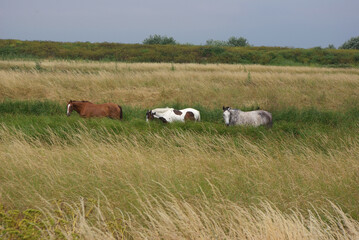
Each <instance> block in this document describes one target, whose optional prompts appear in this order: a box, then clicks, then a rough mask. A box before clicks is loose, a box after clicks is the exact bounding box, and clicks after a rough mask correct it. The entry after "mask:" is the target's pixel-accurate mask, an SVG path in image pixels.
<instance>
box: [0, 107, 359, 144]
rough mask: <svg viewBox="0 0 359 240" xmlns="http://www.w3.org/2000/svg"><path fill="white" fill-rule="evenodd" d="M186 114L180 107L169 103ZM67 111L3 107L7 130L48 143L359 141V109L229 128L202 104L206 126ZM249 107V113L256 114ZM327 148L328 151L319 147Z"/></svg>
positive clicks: (286, 114)
mask: <svg viewBox="0 0 359 240" xmlns="http://www.w3.org/2000/svg"><path fill="white" fill-rule="evenodd" d="M164 106H172V107H175V108H178V109H181V108H182V107H183V106H181V105H180V104H163V105H162V107H164ZM65 108H66V107H65V106H62V105H60V104H58V103H55V102H51V101H10V100H7V101H4V102H2V103H0V123H1V124H2V125H4V126H6V127H10V128H11V127H13V128H15V129H18V130H21V131H22V132H24V133H25V134H26V136H28V137H39V138H41V139H43V140H45V141H48V139H49V138H50V136H51V134H53V133H56V134H57V135H58V136H61V137H63V138H64V139H66V138H68V136H70V135H71V134H77V133H80V132H81V129H82V128H83V127H86V128H89V129H92V131H93V132H96V133H100V134H101V133H104V132H109V133H111V134H121V135H126V136H129V135H131V134H134V133H138V132H152V133H157V134H160V135H166V134H169V133H171V132H174V131H179V132H186V131H191V132H194V133H197V134H205V135H207V134H209V135H213V136H216V135H219V136H220V135H226V136H232V137H241V136H245V137H248V138H251V139H252V140H253V141H256V142H257V141H260V140H261V139H264V138H270V139H273V140H275V139H280V138H283V137H285V138H296V139H302V140H303V141H307V142H308V141H313V146H317V145H318V143H317V142H316V140H315V137H312V136H315V135H320V134H325V135H328V136H330V137H331V138H332V139H333V141H334V142H340V141H341V139H342V137H343V136H354V135H355V134H356V132H357V131H355V129H356V127H357V125H358V123H359V118H358V117H359V109H357V108H353V109H349V110H347V111H344V112H336V111H320V110H317V109H304V110H298V109H295V108H290V109H284V110H281V111H272V114H273V121H274V124H273V127H272V128H271V129H266V128H265V127H258V128H254V127H240V126H235V127H226V126H225V125H224V123H223V119H222V110H221V109H207V108H205V107H203V106H200V105H196V106H195V107H194V108H196V109H198V110H199V111H200V112H201V122H199V123H193V122H187V123H171V124H163V123H162V122H160V121H156V120H155V121H152V122H150V123H146V122H145V113H146V109H141V108H139V107H130V106H123V111H124V118H123V120H122V121H118V120H112V119H108V118H91V119H83V118H81V117H80V116H79V115H78V114H77V113H76V112H75V111H74V112H73V113H72V115H71V116H70V117H67V116H66V114H65V110H66V109H65ZM255 108H256V107H253V108H247V109H244V110H251V109H255ZM317 147H318V149H322V150H323V149H325V148H326V147H325V146H317Z"/></svg>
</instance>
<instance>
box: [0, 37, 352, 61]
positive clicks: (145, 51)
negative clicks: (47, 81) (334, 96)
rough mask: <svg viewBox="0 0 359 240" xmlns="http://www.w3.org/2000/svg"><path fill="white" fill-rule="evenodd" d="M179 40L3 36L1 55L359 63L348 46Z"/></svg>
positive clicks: (142, 59) (114, 59) (75, 58)
mask: <svg viewBox="0 0 359 240" xmlns="http://www.w3.org/2000/svg"><path fill="white" fill-rule="evenodd" d="M230 40H231V39H229V40H228V41H227V44H225V45H224V44H217V43H216V44H210V43H211V42H209V43H208V44H207V45H204V46H194V45H180V44H164V45H161V44H120V43H108V42H103V43H90V42H52V41H20V40H0V57H1V58H2V59H9V58H34V59H69V60H80V59H83V60H101V61H121V62H173V63H231V64H263V65H298V66H301V65H303V66H308V65H314V66H337V67H338V66H339V67H346V66H348V67H351V66H359V51H358V50H345V49H329V48H326V49H324V48H323V49H322V48H319V47H317V48H311V49H298V48H287V47H254V46H248V45H247V46H244V47H233V46H232V45H229V44H232V42H235V41H234V40H236V41H237V40H238V41H239V42H240V41H242V42H243V40H242V39H240V38H236V39H233V41H230Z"/></svg>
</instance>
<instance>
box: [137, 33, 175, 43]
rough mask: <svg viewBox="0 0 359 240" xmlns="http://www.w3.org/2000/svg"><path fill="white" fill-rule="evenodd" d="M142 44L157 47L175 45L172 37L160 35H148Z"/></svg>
mask: <svg viewBox="0 0 359 240" xmlns="http://www.w3.org/2000/svg"><path fill="white" fill-rule="evenodd" d="M142 43H143V44H158V45H175V44H177V43H176V41H175V40H174V38H173V37H167V36H161V35H157V34H155V35H153V36H152V35H150V36H149V37H148V38H146V39H145V40H143V42H142Z"/></svg>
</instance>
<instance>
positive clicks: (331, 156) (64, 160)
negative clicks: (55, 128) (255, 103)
mask: <svg viewBox="0 0 359 240" xmlns="http://www.w3.org/2000/svg"><path fill="white" fill-rule="evenodd" d="M48 131H49V133H50V134H49V137H48V138H47V139H46V141H44V140H42V139H41V138H33V137H32V138H31V137H29V136H27V135H25V134H23V133H22V132H21V131H18V130H15V129H9V128H8V127H6V126H2V128H1V129H0V136H1V141H0V159H1V161H2V163H5V164H6V167H4V166H5V165H3V167H1V168H0V180H1V188H0V202H1V203H3V204H5V208H16V209H26V208H28V207H31V208H34V207H36V208H39V209H47V210H43V211H45V215H46V216H47V217H49V218H61V219H62V218H65V220H66V221H65V224H64V226H62V227H60V226H61V225H60V226H58V227H54V226H53V225H51V226H50V225H49V224H47V225H49V226H48V228H49V229H48V231H47V232H44V234H45V233H46V234H53V233H54V231H55V230H54V229H58V228H60V229H61V231H62V232H63V234H64V236H65V237H67V238H71V236H72V235H71V234H72V233H76V234H79V235H80V236H82V237H83V238H85V239H91V238H93V239H96V238H102V239H106V238H108V237H109V235H114V236H117V237H118V238H119V236H122V235H123V236H126V237H133V238H135V239H143V238H148V239H157V238H158V239H163V238H165V239H181V238H182V239H188V238H194V239H203V238H206V239H207V238H224V239H225V238H228V239H231V238H238V239H243V238H252V239H263V237H264V238H268V239H272V238H275V239H303V238H306V239H336V238H339V239H355V238H356V237H358V222H357V221H356V220H353V219H352V218H351V217H350V216H354V217H357V216H358V213H359V209H358V204H357V199H359V190H358V188H357V183H358V174H357V173H358V170H359V169H358V164H357V163H358V155H357V152H358V151H359V140H358V139H357V138H354V139H343V143H342V144H343V145H342V146H338V147H333V148H330V147H328V149H325V150H320V149H317V148H316V147H315V146H313V145H312V144H308V143H307V142H306V141H303V140H296V139H293V138H291V137H290V136H288V137H285V136H283V139H278V140H277V141H275V142H273V139H270V138H264V140H263V141H259V142H253V141H252V140H251V139H250V138H249V137H246V136H243V137H241V138H240V139H239V140H238V139H237V141H235V139H233V137H231V136H226V135H222V136H221V135H216V136H215V137H214V136H213V135H212V134H205V133H204V134H197V133H194V132H191V131H187V132H179V131H178V132H177V131H168V132H166V131H165V130H164V131H165V132H163V133H156V134H154V133H151V132H134V133H133V134H132V135H126V136H121V135H114V134H113V133H111V132H106V130H103V131H102V132H98V131H93V130H91V129H90V128H87V127H85V126H83V131H79V132H82V133H77V134H72V135H69V136H67V138H66V139H65V138H63V137H59V136H58V135H57V134H56V133H54V132H52V130H51V129H49V130H48ZM316 137H318V140H317V141H324V142H328V141H329V142H331V141H332V140H330V139H328V136H326V135H325V134H323V135H321V136H316ZM330 145H331V144H329V146H330ZM101 196H105V198H106V200H105V201H104V202H106V204H107V205H105V206H101V204H100V203H99V201H98V200H96V199H99V197H100V198H103V197H101ZM80 197H81V198H84V199H86V201H90V202H91V199H93V200H95V202H97V203H98V204H94V205H93V208H94V209H95V208H96V209H97V212H96V214H100V215H96V214H95V215H91V216H90V212H91V211H93V210H91V211H90V210H89V209H90V208H86V210H83V207H81V206H82V205H81V204H82V203H80V205H78V204H75V205H71V203H73V202H75V203H76V202H78V201H79V198H80ZM46 202H55V203H56V202H64V203H65V204H66V203H70V206H71V208H70V211H65V210H63V209H62V208H60V210H59V209H57V208H56V207H54V205H50V206H49V205H48V204H47V203H46ZM263 202H264V203H265V202H270V203H271V204H264V205H261V203H263ZM331 202H332V203H333V204H335V206H336V205H337V206H340V207H341V208H343V210H344V211H342V210H339V209H337V208H336V207H334V208H333V206H332V204H331ZM67 205H68V204H67ZM55 206H56V205H55ZM309 209H312V211H315V209H317V210H318V211H319V213H318V214H316V213H315V212H308V210H309ZM57 210H59V211H60V212H61V211H64V213H63V214H60V215H56V214H55V212H56V211H57ZM344 212H345V213H347V214H348V215H346V214H344ZM66 214H67V215H66ZM86 215H87V216H86ZM101 216H102V217H101ZM114 219H115V220H116V219H117V220H118V221H117V220H116V221H117V224H118V226H117V227H116V228H115V230H114V229H113V227H112V228H111V227H110V226H109V225H107V224H110V223H111V224H114V223H113V222H112V221H114ZM45 220H46V219H45ZM48 221H50V220H48ZM50 222H51V221H50ZM52 222H53V221H52ZM55 222H56V221H55ZM100 223H101V224H100ZM111 226H112V225H111ZM52 228H54V229H52ZM111 229H112V230H111ZM86 234H89V235H86Z"/></svg>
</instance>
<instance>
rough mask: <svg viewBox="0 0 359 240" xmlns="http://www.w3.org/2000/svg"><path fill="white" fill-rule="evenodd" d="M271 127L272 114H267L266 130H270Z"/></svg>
mask: <svg viewBox="0 0 359 240" xmlns="http://www.w3.org/2000/svg"><path fill="white" fill-rule="evenodd" d="M272 126H273V118H272V114H269V121H268V123H267V128H271V127H272Z"/></svg>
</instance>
